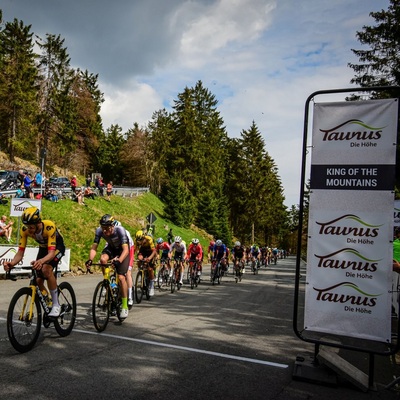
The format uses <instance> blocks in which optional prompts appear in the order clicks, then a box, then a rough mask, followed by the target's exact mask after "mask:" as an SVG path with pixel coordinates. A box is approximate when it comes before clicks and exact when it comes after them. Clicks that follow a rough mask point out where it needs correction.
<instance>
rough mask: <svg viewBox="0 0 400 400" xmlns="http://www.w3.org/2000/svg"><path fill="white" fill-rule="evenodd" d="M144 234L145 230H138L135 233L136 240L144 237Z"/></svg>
mask: <svg viewBox="0 0 400 400" xmlns="http://www.w3.org/2000/svg"><path fill="white" fill-rule="evenodd" d="M143 236H144V233H143V231H137V232H136V234H135V239H136V240H140V239H143Z"/></svg>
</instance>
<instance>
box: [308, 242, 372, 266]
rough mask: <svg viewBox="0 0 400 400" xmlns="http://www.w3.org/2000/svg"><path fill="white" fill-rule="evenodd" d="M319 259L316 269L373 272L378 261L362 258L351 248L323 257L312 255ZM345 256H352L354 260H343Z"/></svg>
mask: <svg viewBox="0 0 400 400" xmlns="http://www.w3.org/2000/svg"><path fill="white" fill-rule="evenodd" d="M314 255H315V257H317V258H318V259H319V261H318V264H317V266H318V268H329V269H340V270H351V271H356V272H357V271H362V272H375V271H376V270H377V266H378V262H379V261H380V260H371V259H368V258H366V257H364V256H363V255H362V254H361V253H360V252H359V251H357V250H354V249H352V248H344V249H341V250H338V251H335V252H334V253H331V254H326V255H323V256H320V255H317V254H314ZM346 256H347V257H348V256H353V258H355V259H354V260H349V259H343V257H344V258H346Z"/></svg>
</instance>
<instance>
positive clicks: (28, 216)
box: [22, 207, 42, 225]
mask: <svg viewBox="0 0 400 400" xmlns="http://www.w3.org/2000/svg"><path fill="white" fill-rule="evenodd" d="M39 222H42V216H41V214H40V210H39V209H38V208H37V207H28V208H25V210H24V212H23V213H22V223H23V224H24V225H36V224H38V223H39Z"/></svg>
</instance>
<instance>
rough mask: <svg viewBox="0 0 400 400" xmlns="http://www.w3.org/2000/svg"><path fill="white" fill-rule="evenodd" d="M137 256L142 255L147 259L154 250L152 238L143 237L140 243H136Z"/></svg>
mask: <svg viewBox="0 0 400 400" xmlns="http://www.w3.org/2000/svg"><path fill="white" fill-rule="evenodd" d="M136 243H137V248H138V252H139V254H141V255H143V257H144V258H146V257H149V256H150V255H151V253H152V252H153V251H154V249H155V248H156V247H155V245H154V241H153V238H152V237H151V236H148V235H145V236H144V237H143V240H142V241H141V242H136Z"/></svg>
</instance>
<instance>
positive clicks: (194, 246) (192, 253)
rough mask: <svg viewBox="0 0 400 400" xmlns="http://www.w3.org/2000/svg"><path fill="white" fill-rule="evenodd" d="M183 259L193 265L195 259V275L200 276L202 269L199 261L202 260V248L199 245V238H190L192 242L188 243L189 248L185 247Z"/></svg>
mask: <svg viewBox="0 0 400 400" xmlns="http://www.w3.org/2000/svg"><path fill="white" fill-rule="evenodd" d="M185 259H186V260H187V261H189V265H193V262H194V261H196V260H197V265H198V270H197V275H198V276H200V275H201V271H202V265H201V262H202V260H203V248H202V247H201V244H200V241H199V239H196V238H194V239H192V243H190V245H189V248H188V249H187V253H186V257H185Z"/></svg>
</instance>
